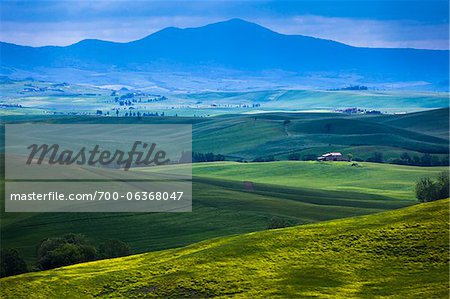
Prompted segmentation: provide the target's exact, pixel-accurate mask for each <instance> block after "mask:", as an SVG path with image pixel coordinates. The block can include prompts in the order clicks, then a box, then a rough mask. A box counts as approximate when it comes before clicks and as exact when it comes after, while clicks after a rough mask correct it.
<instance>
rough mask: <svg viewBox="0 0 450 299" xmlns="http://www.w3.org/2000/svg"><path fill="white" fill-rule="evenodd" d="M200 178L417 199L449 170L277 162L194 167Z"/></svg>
mask: <svg viewBox="0 0 450 299" xmlns="http://www.w3.org/2000/svg"><path fill="white" fill-rule="evenodd" d="M192 167H193V170H192V171H193V173H194V174H195V175H196V176H200V177H209V178H217V179H225V180H239V181H252V182H255V183H263V184H275V185H279V186H291V187H305V188H313V189H320V190H335V191H343V190H344V191H356V192H361V193H366V194H378V195H383V196H389V197H392V198H398V199H409V200H414V198H415V194H414V187H415V182H417V181H418V180H419V179H420V178H422V177H435V176H437V174H438V173H439V172H441V171H446V170H448V168H447V167H416V166H402V165H392V164H381V163H368V162H361V163H358V166H352V163H348V162H315V161H305V162H300V161H277V162H266V163H235V162H214V163H197V164H193V165H192Z"/></svg>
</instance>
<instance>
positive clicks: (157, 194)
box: [9, 191, 184, 201]
mask: <svg viewBox="0 0 450 299" xmlns="http://www.w3.org/2000/svg"><path fill="white" fill-rule="evenodd" d="M183 194H184V192H182V191H170V192H168V191H135V192H110V191H95V192H91V193H69V194H64V193H62V192H57V191H51V192H46V193H37V192H31V193H11V194H10V197H9V199H10V200H11V201H20V200H26V201H109V200H150V201H169V200H173V201H178V200H181V199H182V198H183Z"/></svg>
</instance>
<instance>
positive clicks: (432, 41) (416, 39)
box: [255, 15, 449, 49]
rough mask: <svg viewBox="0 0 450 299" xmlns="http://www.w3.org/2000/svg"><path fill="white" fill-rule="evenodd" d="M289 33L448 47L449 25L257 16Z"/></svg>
mask: <svg viewBox="0 0 450 299" xmlns="http://www.w3.org/2000/svg"><path fill="white" fill-rule="evenodd" d="M255 21H256V22H259V23H260V24H261V25H264V26H266V27H268V28H271V29H273V30H274V31H277V32H280V33H285V34H300V35H307V36H313V37H318V38H324V39H331V40H335V41H339V42H342V43H345V44H348V45H352V46H358V47H380V48H422V49H448V47H449V29H448V24H447V23H443V24H423V23H420V22H417V21H410V20H395V21H381V20H367V19H350V18H335V17H332V18H330V17H323V16H312V15H307V16H295V17H292V18H289V19H255Z"/></svg>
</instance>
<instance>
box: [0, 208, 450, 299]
mask: <svg viewBox="0 0 450 299" xmlns="http://www.w3.org/2000/svg"><path fill="white" fill-rule="evenodd" d="M448 205H449V201H448V200H440V201H437V202H432V203H427V204H420V205H416V206H413V207H409V208H405V209H401V210H396V211H390V212H384V213H380V214H375V215H369V216H363V217H355V218H349V219H342V220H336V221H329V222H323V223H319V224H312V225H305V226H297V227H292V228H286V229H278V230H270V231H265V232H258V233H251V234H245V235H239V236H232V237H227V238H218V239H213V240H209V241H205V242H201V243H198V244H194V245H191V246H188V247H185V248H180V249H172V250H165V251H160V252H152V253H146V254H142V255H135V256H130V257H125V258H118V259H111V260H103V261H97V262H91V263H85V264H78V265H74V266H69V267H63V268H59V269H55V270H50V271H43V272H37V273H29V274H23V275H19V276H15V277H10V278H3V279H1V280H0V282H1V286H2V297H3V298H18V297H21V298H25V297H26V298H62V297H64V298H94V297H106V298H143V297H145V298H208V297H215V298H229V297H232V296H234V297H238V298H287V297H288V298H316V297H317V298H361V297H365V298H447V296H448V287H449V272H448V266H449V264H448V255H449V250H448V243H449V226H448V225H449V218H448Z"/></svg>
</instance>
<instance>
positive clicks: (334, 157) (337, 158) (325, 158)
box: [317, 153, 347, 161]
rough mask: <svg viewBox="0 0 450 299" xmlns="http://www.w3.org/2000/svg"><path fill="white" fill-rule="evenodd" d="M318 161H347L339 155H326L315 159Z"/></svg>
mask: <svg viewBox="0 0 450 299" xmlns="http://www.w3.org/2000/svg"><path fill="white" fill-rule="evenodd" d="M317 160H318V161H347V159H346V158H344V156H342V154H341V153H326V154H323V155H322V156H320V157H318V158H317Z"/></svg>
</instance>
